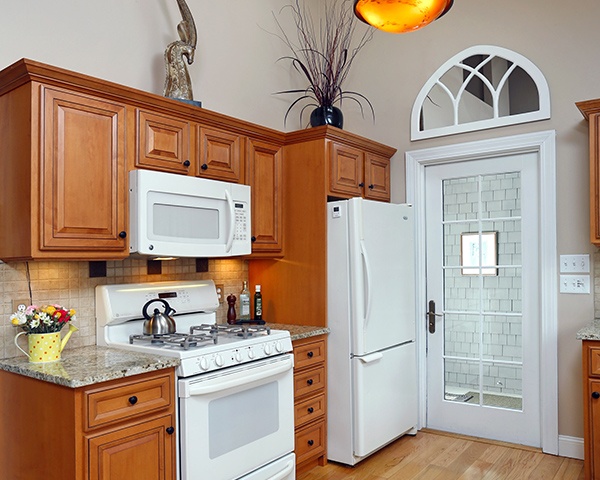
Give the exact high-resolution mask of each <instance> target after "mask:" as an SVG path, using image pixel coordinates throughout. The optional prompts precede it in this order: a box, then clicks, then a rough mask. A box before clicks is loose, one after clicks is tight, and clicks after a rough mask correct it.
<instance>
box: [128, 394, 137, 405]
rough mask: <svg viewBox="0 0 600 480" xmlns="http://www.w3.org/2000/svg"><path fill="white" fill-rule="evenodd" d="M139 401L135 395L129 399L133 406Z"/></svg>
mask: <svg viewBox="0 0 600 480" xmlns="http://www.w3.org/2000/svg"><path fill="white" fill-rule="evenodd" d="M137 401H138V398H137V397H136V396H135V395H133V396H131V397H129V403H130V404H131V405H135V404H136V403H137Z"/></svg>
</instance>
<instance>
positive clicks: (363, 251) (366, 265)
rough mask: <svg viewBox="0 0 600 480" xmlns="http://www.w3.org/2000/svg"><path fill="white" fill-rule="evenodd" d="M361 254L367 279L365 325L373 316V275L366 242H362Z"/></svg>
mask: <svg viewBox="0 0 600 480" xmlns="http://www.w3.org/2000/svg"><path fill="white" fill-rule="evenodd" d="M360 254H361V256H362V260H363V271H364V277H365V285H364V286H365V290H366V292H365V314H364V319H365V325H366V324H367V323H368V322H369V317H370V315H371V273H370V271H369V257H368V256H367V248H366V247H365V241H364V240H361V241H360Z"/></svg>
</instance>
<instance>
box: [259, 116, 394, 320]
mask: <svg viewBox="0 0 600 480" xmlns="http://www.w3.org/2000/svg"><path fill="white" fill-rule="evenodd" d="M395 151H396V150H395V149H394V148H391V147H388V146H386V145H382V144H380V143H377V142H374V141H372V140H369V139H366V138H364V137H360V136H358V135H355V134H352V133H350V132H346V131H344V130H340V129H338V128H335V127H332V126H330V125H326V126H322V127H315V128H309V129H306V130H301V131H297V132H290V133H288V134H287V135H286V140H285V145H284V147H283V191H284V195H283V212H284V215H285V222H284V227H283V252H284V257H283V259H282V260H277V259H264V260H263V259H256V260H253V259H251V260H250V261H249V262H248V277H249V280H250V284H260V285H261V288H262V294H263V318H264V319H265V320H266V321H268V322H278V321H279V322H287V323H293V324H296V325H312V326H317V327H324V326H327V217H326V215H327V200H328V198H331V197H334V198H338V199H339V198H348V197H351V196H352V195H353V194H352V193H350V192H351V191H352V192H354V194H355V196H360V195H361V194H362V193H361V192H360V191H359V190H352V189H351V188H350V187H351V186H352V185H354V182H356V181H357V180H360V179H364V178H369V179H370V180H371V181H372V182H377V183H382V184H384V186H383V187H381V188H379V187H378V188H377V189H373V191H372V192H371V194H373V192H375V194H377V193H379V192H381V191H387V192H389V175H388V174H384V173H382V172H383V171H386V169H389V161H390V159H391V157H392V156H393V155H394V153H395ZM365 159H367V160H366V161H367V165H371V166H370V167H369V168H368V169H367V170H368V171H369V172H371V173H369V174H368V175H367V176H366V177H365V176H364V172H365V163H364V162H365ZM378 162H379V163H381V164H385V168H382V167H379V166H375V165H376V164H378ZM332 165H333V166H335V168H333V171H334V172H336V174H335V175H333V174H332V173H331V172H332ZM336 165H337V166H336ZM340 165H341V166H340ZM344 165H345V166H344ZM361 169H362V170H361ZM388 171H389V170H388ZM346 172H350V173H346ZM361 172H362V173H361ZM373 177H374V178H376V179H377V180H373ZM342 180H343V182H342ZM358 183H360V182H358ZM340 184H344V185H345V186H344V188H342V187H340ZM332 185H333V187H335V185H338V186H337V187H335V188H336V189H334V188H333V187H332ZM346 187H348V188H347V189H346ZM367 190H369V191H370V189H367ZM365 196H366V193H365ZM382 197H383V195H382Z"/></svg>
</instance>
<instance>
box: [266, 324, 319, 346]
mask: <svg viewBox="0 0 600 480" xmlns="http://www.w3.org/2000/svg"><path fill="white" fill-rule="evenodd" d="M267 325H268V326H269V327H271V328H272V329H273V330H287V331H288V332H290V336H291V337H292V342H293V341H294V340H301V339H303V338H309V337H316V336H317V335H327V334H328V333H329V332H330V330H329V328H327V327H311V326H307V325H287V324H284V323H268V324H267Z"/></svg>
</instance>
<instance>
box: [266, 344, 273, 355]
mask: <svg viewBox="0 0 600 480" xmlns="http://www.w3.org/2000/svg"><path fill="white" fill-rule="evenodd" d="M271 352H273V349H272V347H271V345H270V344H268V343H267V344H266V345H265V353H266V354H267V355H271Z"/></svg>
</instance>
